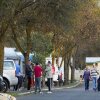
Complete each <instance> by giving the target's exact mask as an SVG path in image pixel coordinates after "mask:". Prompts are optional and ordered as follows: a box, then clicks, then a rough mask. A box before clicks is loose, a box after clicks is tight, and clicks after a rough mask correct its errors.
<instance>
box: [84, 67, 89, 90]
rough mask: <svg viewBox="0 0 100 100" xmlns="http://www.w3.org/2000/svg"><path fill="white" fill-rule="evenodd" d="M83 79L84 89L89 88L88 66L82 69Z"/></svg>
mask: <svg viewBox="0 0 100 100" xmlns="http://www.w3.org/2000/svg"><path fill="white" fill-rule="evenodd" d="M83 79H84V82H85V90H89V81H90V70H89V69H88V68H85V70H84V74H83Z"/></svg>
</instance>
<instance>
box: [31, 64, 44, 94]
mask: <svg viewBox="0 0 100 100" xmlns="http://www.w3.org/2000/svg"><path fill="white" fill-rule="evenodd" d="M33 71H34V76H35V93H37V88H39V93H42V92H41V76H42V72H43V70H42V67H41V66H40V65H39V64H38V63H36V65H35V66H34V70H33Z"/></svg>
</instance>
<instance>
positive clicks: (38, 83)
mask: <svg viewBox="0 0 100 100" xmlns="http://www.w3.org/2000/svg"><path fill="white" fill-rule="evenodd" d="M37 89H39V92H41V77H36V78H35V92H37Z"/></svg>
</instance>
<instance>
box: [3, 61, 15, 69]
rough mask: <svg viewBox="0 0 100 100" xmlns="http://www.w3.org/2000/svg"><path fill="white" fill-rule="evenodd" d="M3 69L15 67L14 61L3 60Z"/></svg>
mask: <svg viewBox="0 0 100 100" xmlns="http://www.w3.org/2000/svg"><path fill="white" fill-rule="evenodd" d="M3 69H4V70H10V69H15V67H14V63H13V62H12V61H4V68H3Z"/></svg>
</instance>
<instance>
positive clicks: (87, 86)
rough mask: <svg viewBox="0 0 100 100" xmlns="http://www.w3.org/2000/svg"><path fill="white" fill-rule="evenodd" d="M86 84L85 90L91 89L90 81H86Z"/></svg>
mask: <svg viewBox="0 0 100 100" xmlns="http://www.w3.org/2000/svg"><path fill="white" fill-rule="evenodd" d="M84 82H85V90H88V89H89V79H84Z"/></svg>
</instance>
